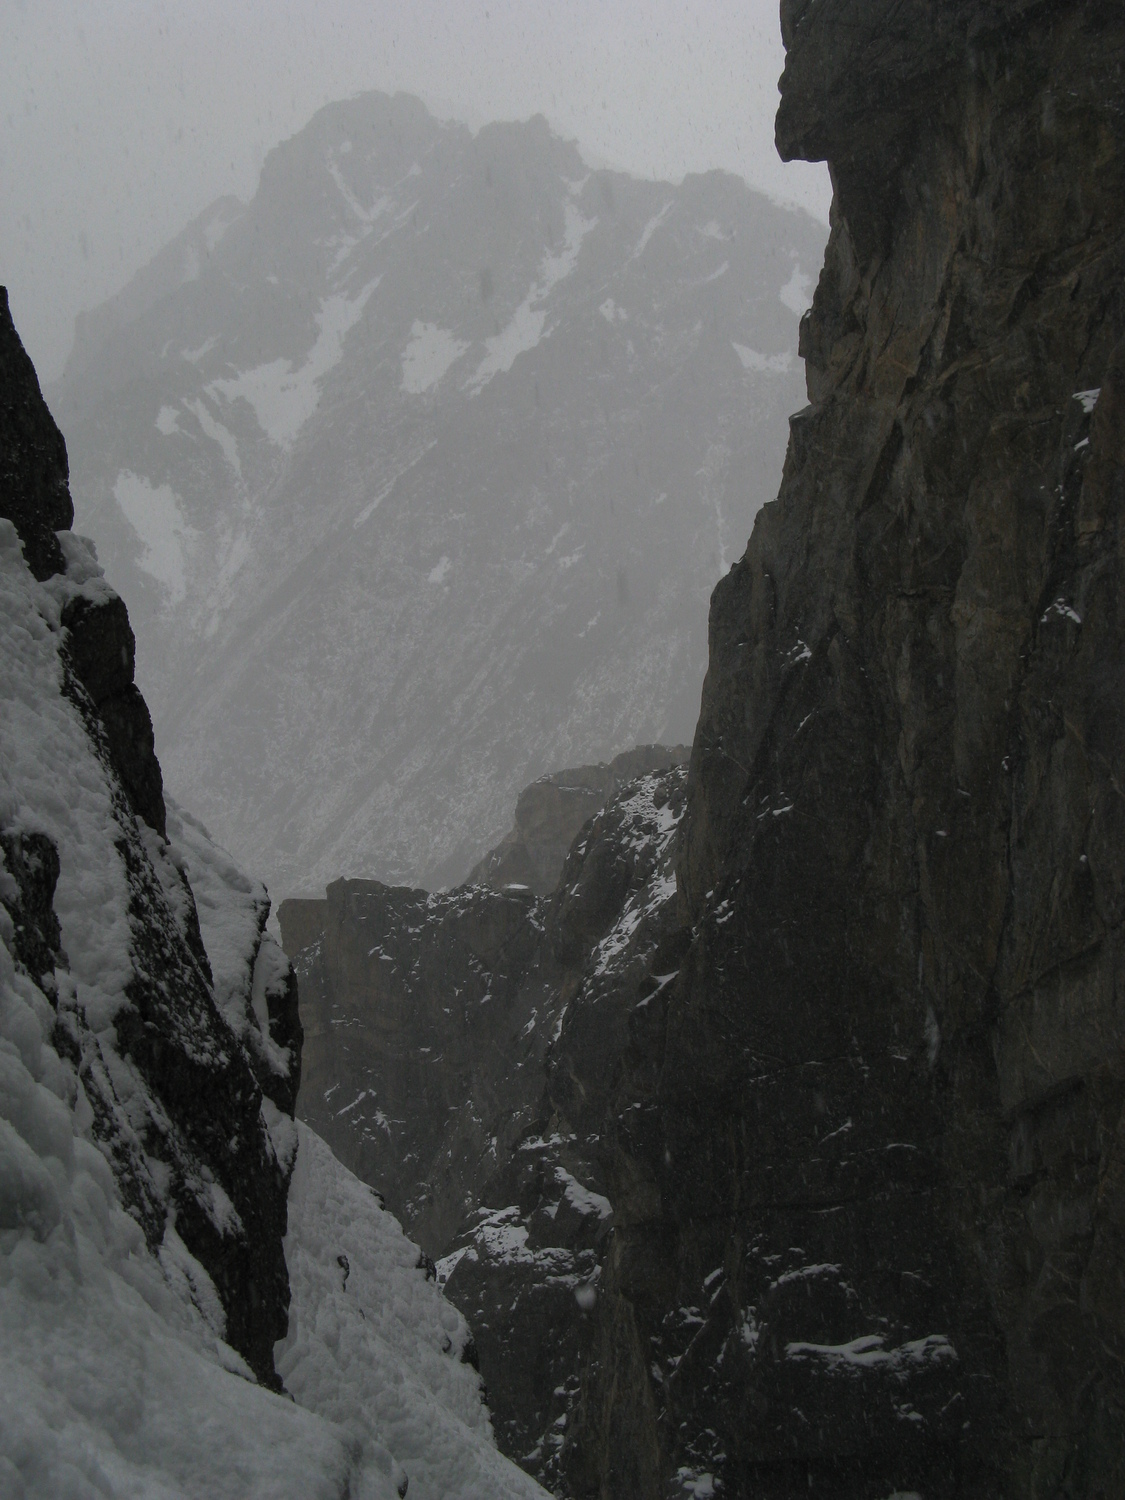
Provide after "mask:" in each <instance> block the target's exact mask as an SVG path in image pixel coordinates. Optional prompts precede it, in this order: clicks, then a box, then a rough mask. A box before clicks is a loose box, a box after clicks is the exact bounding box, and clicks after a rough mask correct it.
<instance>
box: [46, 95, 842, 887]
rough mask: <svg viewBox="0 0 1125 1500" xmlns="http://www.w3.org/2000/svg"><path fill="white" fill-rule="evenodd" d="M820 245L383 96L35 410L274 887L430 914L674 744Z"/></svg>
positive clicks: (182, 244) (159, 699) (308, 140)
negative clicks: (591, 789)
mask: <svg viewBox="0 0 1125 1500" xmlns="http://www.w3.org/2000/svg"><path fill="white" fill-rule="evenodd" d="M824 237H825V236H824V232H823V229H822V226H821V225H819V224H817V223H816V222H815V221H813V220H811V219H810V218H808V217H807V216H806V215H803V214H800V213H797V212H794V211H792V210H790V209H785V208H783V207H781V206H779V205H777V204H774V203H771V202H770V201H769V200H767V199H765V198H763V197H761V196H759V195H757V194H754V193H752V192H751V191H750V190H749V189H748V188H747V186H746V184H745V183H744V182H742V181H741V180H740V179H738V178H735V177H732V176H730V175H728V174H723V173H719V172H714V173H708V174H707V175H706V176H694V177H689V178H688V179H687V180H686V181H685V182H683V183H682V184H679V185H676V186H674V185H672V184H669V183H657V182H647V181H638V180H635V179H631V178H629V177H627V176H625V175H624V174H621V173H611V172H599V171H591V170H590V169H588V168H587V167H586V166H585V165H584V164H583V162H582V160H581V157H580V155H579V153H578V151H577V149H576V148H575V147H574V146H573V144H571V143H568V142H565V141H561V140H559V139H558V138H557V137H555V136H553V135H552V134H551V132H550V130H549V129H548V127H547V125H546V122H545V121H544V120H542V119H541V118H540V119H535V120H531V121H525V122H523V123H519V124H515V123H511V124H503V125H490V126H487V127H485V128H484V129H482V130H481V131H479V132H478V133H477V134H476V135H475V136H474V135H472V134H471V133H470V132H469V131H468V130H466V129H465V128H464V127H463V126H461V125H457V124H449V123H446V124H443V123H440V122H439V121H437V120H435V119H433V118H432V117H431V116H430V115H429V114H428V113H427V111H426V110H425V109H424V108H423V106H422V105H421V104H420V103H419V102H418V100H416V99H411V98H409V97H407V96H405V95H399V96H396V97H395V98H388V97H387V96H386V95H382V94H369V95H365V96H362V97H360V98H356V99H351V100H348V101H346V102H343V103H339V104H334V105H331V106H329V107H327V108H326V109H324V110H322V111H321V112H320V113H319V114H318V115H317V116H316V117H315V118H314V119H313V120H312V121H311V122H310V123H309V125H308V127H307V128H306V129H305V130H303V131H301V132H300V133H299V134H298V135H297V136H295V137H294V138H293V139H292V140H290V141H287V142H285V143H284V144H282V145H281V146H279V147H278V148H277V149H276V150H275V151H273V152H271V154H270V156H269V158H268V159H267V161H266V163H265V165H264V167H263V170H262V177H261V182H260V185H259V188H258V191H257V193H256V194H255V196H254V198H253V200H252V201H251V202H250V203H249V204H246V205H241V204H237V203H234V202H232V201H231V200H229V199H227V200H223V201H221V202H219V203H217V204H215V205H213V206H212V208H210V209H209V210H207V212H206V213H205V214H203V215H201V216H200V219H199V220H198V221H197V222H196V223H195V224H193V225H191V226H190V227H189V228H188V229H187V230H185V232H184V234H183V235H181V236H180V237H179V238H178V239H177V240H176V241H174V242H173V243H172V244H171V245H169V246H168V247H166V249H165V250H164V251H162V252H161V254H160V256H158V257H157V259H156V260H155V261H154V262H153V264H152V265H151V266H150V267H148V268H147V269H146V271H145V272H143V273H142V274H141V275H140V276H138V277H137V278H136V279H135V280H134V282H133V283H132V284H131V285H130V286H129V287H128V288H126V289H125V290H124V291H123V292H122V293H121V294H120V296H118V297H117V298H115V299H114V300H113V302H112V303H110V304H107V305H106V306H105V307H103V308H101V309H99V310H98V311H97V312H96V313H93V314H91V315H90V316H89V317H88V318H86V319H84V320H83V322H82V324H81V325H80V328H79V331H78V337H77V343H76V347H75V351H74V355H73V358H72V360H71V362H70V364H69V366H68V369H67V372H66V374H65V375H64V377H63V379H62V380H61V381H60V382H59V384H58V385H57V386H56V387H54V388H53V389H52V391H51V392H50V399H51V402H52V409H53V410H54V412H55V414H56V416H57V417H58V419H59V421H60V423H61V424H62V426H63V429H64V430H65V432H66V434H67V440H68V445H69V449H70V458H71V465H72V470H73V475H72V480H73V491H74V497H75V504H76V507H77V514H78V518H79V525H80V529H81V530H83V531H84V532H87V533H88V534H89V535H91V536H92V537H93V538H94V540H95V542H96V543H97V547H98V551H99V555H100V557H101V559H102V563H103V565H104V566H105V568H106V570H107V576H108V577H109V579H110V580H111V582H112V583H113V584H114V586H115V588H117V589H118V590H119V591H120V593H121V595H122V597H123V598H124V599H125V600H126V602H127V603H128V605H129V611H130V615H131V617H132V619H133V622H134V626H135V627H136V629H137V634H138V637H139V638H140V641H141V650H140V655H139V662H138V682H139V683H140V685H141V687H142V688H143V689H144V692H145V696H146V698H147V700H148V702H149V704H150V707H151V709H152V713H153V719H154V723H155V725H156V737H157V744H158V746H159V748H160V756H161V762H162V764H163V768H164V773H165V777H166V780H167V782H168V785H169V787H170V789H171V790H172V791H173V792H174V793H175V795H176V797H177V800H178V801H180V802H181V803H182V804H183V805H185V806H190V807H192V808H194V809H196V810H197V811H198V812H199V814H200V815H201V816H202V817H203V818H204V819H205V821H206V822H207V823H208V824H209V826H211V827H221V828H222V829H223V838H224V842H225V843H226V844H227V846H228V847H229V848H230V849H231V850H232V852H233V853H234V855H235V857H236V858H237V859H239V861H240V862H241V863H243V864H244V865H246V866H247V867H248V868H252V869H255V870H258V871H261V872H262V873H263V875H264V876H265V877H266V879H267V882H268V884H269V886H270V889H271V890H272V891H274V892H275V893H276V894H278V895H279V896H286V895H298V894H310V893H311V892H313V891H315V890H318V889H322V888H323V886H324V885H325V884H327V882H328V881H330V880H333V879H335V878H336V877H337V876H341V875H344V876H359V875H363V876H368V875H371V876H376V877H378V878H379V879H381V880H383V881H385V882H387V883H389V884H392V885H404V884H409V885H426V886H430V887H437V886H441V885H446V884H451V883H453V882H455V881H458V880H461V879H462V878H463V877H464V875H465V873H466V872H467V871H468V870H469V868H470V867H471V866H472V865H473V864H474V863H475V862H476V861H477V860H479V859H480V858H481V856H482V855H483V854H484V853H485V851H486V850H487V849H489V847H490V846H491V845H493V844H495V843H496V842H497V840H498V838H499V837H501V836H502V834H503V832H504V830H505V829H506V827H507V826H508V822H509V816H510V810H511V805H512V803H513V801H514V800H515V797H516V795H517V793H518V792H519V790H520V788H521V787H523V786H525V785H526V784H527V783H528V782H530V781H532V780H533V779H534V778H535V777H536V776H538V775H540V774H541V773H543V772H545V771H548V770H550V769H551V768H553V767H556V766H563V765H576V764H580V763H582V762H594V761H598V760H600V759H605V760H608V759H610V758H611V757H612V756H613V755H614V754H615V753H616V752H618V751H619V750H621V749H623V748H625V747H627V746H630V745H633V744H636V743H638V742H644V741H653V740H663V741H675V740H684V739H687V738H688V737H689V736H690V734H691V732H692V730H693V728H694V725H695V719H696V716H697V714H698V709H699V688H700V684H701V683H702V680H703V674H704V670H705V667H706V613H707V598H708V596H709V594H710V591H711V588H712V587H713V585H714V583H715V580H716V579H717V578H718V577H720V576H721V574H722V573H723V572H724V571H725V570H726V568H727V566H728V565H729V563H730V562H731V561H732V560H733V559H734V558H735V557H737V556H738V555H739V553H740V552H741V551H742V550H743V548H744V546H745V542H746V537H747V536H748V534H749V531H750V526H751V524H752V521H753V516H754V514H755V512H756V510H757V508H758V506H759V505H760V504H761V503H762V502H763V501H765V500H767V499H769V498H770V497H771V496H772V495H773V494H774V493H775V491H776V486H777V482H778V479H779V477H780V474H781V466H782V460H783V457H784V439H785V426H784V419H785V417H786V416H787V414H788V413H789V412H790V411H792V410H793V409H794V406H795V405H797V404H798V403H799V401H800V399H801V388H802V387H801V376H800V370H799V365H798V361H797V357H796V352H797V332H798V319H799V316H800V313H801V312H802V311H803V310H804V308H805V307H806V306H807V302H808V292H809V290H811V286H812V276H813V274H814V272H815V267H816V265H817V264H818V262H819V260H820V257H821V255H822V252H823V245H824ZM591 810H592V809H591Z"/></svg>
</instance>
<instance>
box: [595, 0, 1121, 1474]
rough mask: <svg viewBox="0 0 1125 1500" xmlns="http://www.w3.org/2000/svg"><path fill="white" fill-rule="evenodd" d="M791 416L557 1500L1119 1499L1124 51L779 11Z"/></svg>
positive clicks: (694, 801)
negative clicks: (797, 215) (819, 245)
mask: <svg viewBox="0 0 1125 1500" xmlns="http://www.w3.org/2000/svg"><path fill="white" fill-rule="evenodd" d="M783 27H784V33H785V37H786V42H787V46H788V48H789V53H788V61H787V65H786V72H785V76H784V78H783V82H782V103H781V108H780V111H779V116H778V140H779V145H780V147H781V150H782V154H783V155H785V156H790V157H791V156H796V155H803V156H808V157H812V158H819V157H824V156H826V157H827V158H828V160H829V163H830V166H831V168H832V171H833V176H834V183H835V188H836V195H835V202H834V208H833V227H832V236H831V240H830V243H829V247H828V251H827V255H826V261H825V267H824V271H823V273H822V276H821V280H820V285H819V287H818V290H817V293H816V298H815V301H814V305H813V308H812V310H811V312H810V313H809V314H808V315H807V317H806V320H805V323H804V325H803V330H802V352H803V354H804V356H805V359H806V361H807V373H808V388H809V396H810V401H811V403H812V404H811V405H810V406H809V407H807V408H806V409H805V410H804V411H803V412H801V413H799V414H798V415H797V416H796V417H794V418H793V420H792V436H791V441H790V447H789V454H788V459H787V463H786V470H785V476H784V480H783V484H782V489H781V493H780V496H779V498H778V500H777V502H776V503H774V504H771V505H768V506H767V507H765V509H764V511H763V512H762V513H761V515H760V517H759V519H758V522H757V524H756V526H755V530H754V535H753V537H752V539H751V542H750V545H749V548H748V550H747V552H746V555H745V557H744V558H743V559H742V561H741V562H740V563H739V564H738V565H737V566H736V567H735V568H734V569H733V570H732V571H731V573H730V575H729V576H728V577H727V578H726V579H725V580H724V581H723V582H722V583H721V584H720V585H719V587H718V588H717V590H716V592H715V595H714V597H713V601H712V610H711V624H710V667H709V671H708V676H707V681H706V686H705V689H704V694H703V704H702V713H701V718H700V723H699V728H698V731H697V735H696V740H695V745H694V748H693V753H692V761H691V771H690V781H689V805H688V813H687V817H686V820H685V835H684V840H683V844H682V848H681V855H680V859H679V865H678V875H679V882H680V890H681V898H682V921H683V923H684V932H685V937H684V942H685V944H690V946H689V947H688V951H687V953H686V957H685V958H684V961H683V963H682V966H681V968H680V970H679V974H678V977H677V978H676V980H675V981H674V982H673V983H671V984H670V985H668V986H666V987H665V988H663V989H662V990H661V991H660V993H659V994H658V995H656V996H655V997H654V1000H653V1003H652V1005H651V1006H650V1007H648V1009H647V1010H646V1011H645V1012H643V1013H642V1015H641V1017H640V1018H639V1020H638V1022H637V1023H636V1024H634V1026H633V1035H632V1041H631V1044H630V1048H629V1049H628V1051H627V1054H626V1062H625V1067H624V1069H623V1071H622V1074H621V1076H620V1077H619V1079H618V1082H617V1087H616V1100H615V1105H614V1108H613V1109H612V1110H611V1115H612V1117H613V1119H614V1125H613V1129H612V1133H611V1138H610V1139H609V1140H608V1141H607V1146H606V1151H605V1157H604V1163H603V1164H604V1167H605V1171H606V1175H607V1181H608V1184H609V1187H608V1192H609V1196H610V1197H611V1198H612V1200H613V1204H614V1213H615V1225H614V1236H613V1241H612V1247H611V1252H610V1255H609V1259H608V1263H607V1267H606V1272H605V1275H604V1277H603V1295H602V1296H601V1298H600V1300H599V1304H598V1311H597V1319H598V1328H597V1338H596V1349H595V1358H594V1360H593V1361H592V1363H591V1364H590V1366H589V1368H588V1370H587V1372H586V1377H585V1380H584V1386H583V1398H582V1408H581V1413H580V1416H579V1419H578V1420H577V1421H576V1422H575V1423H574V1424H573V1425H572V1428H571V1430H570V1432H569V1434H568V1445H567V1447H568V1454H569V1457H570V1460H571V1468H570V1471H569V1472H570V1482H571V1483H572V1484H573V1486H574V1487H575V1489H576V1490H578V1491H580V1492H583V1493H589V1494H591V1495H593V1494H597V1495H601V1496H606V1497H609V1496H621V1495H626V1494H629V1495H632V1494H636V1495H660V1494H665V1493H683V1492H684V1491H685V1490H687V1491H688V1492H691V1488H692V1486H697V1487H698V1486H699V1485H702V1486H704V1488H703V1489H702V1490H700V1489H699V1488H696V1490H695V1492H696V1493H710V1492H711V1491H710V1490H709V1489H707V1488H706V1486H707V1485H708V1484H710V1485H711V1486H713V1488H714V1489H715V1491H716V1492H717V1493H727V1494H732V1495H754V1496H756V1497H772V1496H778V1497H780V1496H797V1495H801V1496H805V1495H808V1494H810V1493H812V1494H817V1495H823V1496H849V1497H851V1496H856V1497H859V1496H863V1497H872V1500H882V1497H885V1496H886V1495H888V1494H890V1493H892V1492H917V1493H918V1494H920V1495H924V1496H926V1497H927V1500H931V1497H938V1496H953V1495H958V1496H981V1497H984V1496H996V1495H1010V1496H1021V1497H1023V1496H1027V1497H1032V1496H1034V1497H1036V1500H1047V1497H1056V1496H1067V1497H1072V1496H1073V1497H1079V1496H1082V1497H1091V1500H1092V1497H1095V1496H1103V1497H1108V1496H1111V1495H1120V1494H1123V1493H1125V1377H1123V1374H1122V1370H1123V1365H1122V1359H1123V1355H1125V1254H1123V1252H1125V1244H1123V1240H1122V1232H1123V1227H1125V1156H1123V1145H1122V1143H1123V1141H1125V1116H1123V1114H1122V1105H1123V1101H1125V1054H1123V1050H1122V1049H1123V1044H1125V1010H1123V1008H1122V1000H1121V995H1122V981H1121V973H1122V960H1123V946H1122V927H1121V921H1122V915H1123V905H1122V903H1123V899H1125V897H1123V892H1125V838H1123V834H1125V826H1123V819H1125V801H1123V792H1122V788H1123V786H1125V723H1123V705H1125V654H1123V631H1125V592H1123V583H1125V578H1123V573H1122V566H1123V553H1122V530H1121V528H1122V504H1123V500H1125V438H1123V434H1125V426H1123V421H1122V418H1123V415H1125V343H1123V342H1122V339H1123V336H1125V290H1123V282H1122V270H1123V269H1125V233H1123V231H1125V181H1123V165H1125V152H1123V145H1125V73H1123V63H1125V18H1123V13H1122V10H1121V7H1120V6H1118V5H1108V4H1098V3H1094V0H1087V3H1082V4H1078V3H1070V4H1068V3H1054V4H1036V3H1030V0H1029V3H1010V4H999V3H997V4H968V3H942V4H930V3H924V0H914V3H901V0H896V3H893V4H892V3H890V0H875V3H859V0H820V3H816V0H812V3H808V0H806V3H799V0H790V3H788V4H786V5H784V6H783Z"/></svg>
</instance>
